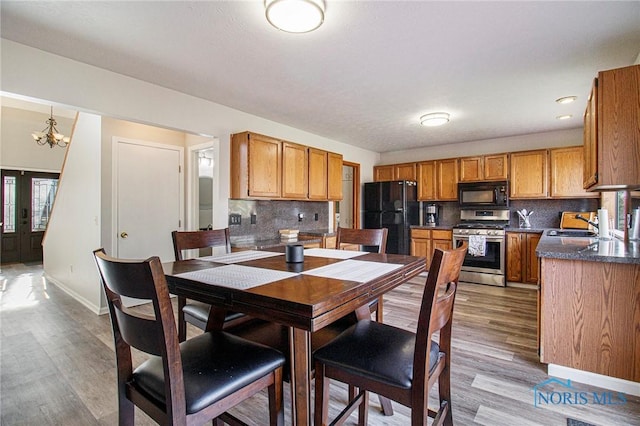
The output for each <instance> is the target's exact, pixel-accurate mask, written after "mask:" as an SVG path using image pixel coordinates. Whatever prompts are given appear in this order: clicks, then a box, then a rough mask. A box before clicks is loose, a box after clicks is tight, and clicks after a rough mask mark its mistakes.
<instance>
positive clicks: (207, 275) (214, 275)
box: [176, 265, 298, 290]
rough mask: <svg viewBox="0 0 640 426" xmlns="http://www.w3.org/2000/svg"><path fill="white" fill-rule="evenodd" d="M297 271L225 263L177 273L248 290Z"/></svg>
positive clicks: (197, 279) (286, 276)
mask: <svg viewBox="0 0 640 426" xmlns="http://www.w3.org/2000/svg"><path fill="white" fill-rule="evenodd" d="M296 275H298V274H297V273H295V272H286V271H274V270H272V269H264V268H254V267H253V266H244V265H225V266H220V267H219V268H208V269H201V270H199V271H193V272H185V273H184V274H176V277H181V278H187V279H190V280H194V281H200V282H203V283H207V284H215V285H219V286H222V287H229V288H236V289H240V290H246V289H248V288H251V287H257V286H259V285H263V284H267V283H270V282H274V281H278V280H283V279H285V278H291V277H295V276H296Z"/></svg>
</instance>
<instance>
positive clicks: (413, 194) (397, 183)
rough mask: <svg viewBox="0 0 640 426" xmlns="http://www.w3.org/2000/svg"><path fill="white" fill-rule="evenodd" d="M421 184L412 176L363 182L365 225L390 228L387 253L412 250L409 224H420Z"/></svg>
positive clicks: (400, 252)
mask: <svg viewBox="0 0 640 426" xmlns="http://www.w3.org/2000/svg"><path fill="white" fill-rule="evenodd" d="M417 197H418V184H417V183H416V182H415V181H410V180H394V181H388V182H371V183H365V184H364V228H369V229H379V228H387V229H388V230H389V233H388V236H387V253H394V254H410V253H409V252H410V249H411V245H410V241H409V239H410V231H409V230H410V227H411V225H419V224H420V203H419V202H418V200H417Z"/></svg>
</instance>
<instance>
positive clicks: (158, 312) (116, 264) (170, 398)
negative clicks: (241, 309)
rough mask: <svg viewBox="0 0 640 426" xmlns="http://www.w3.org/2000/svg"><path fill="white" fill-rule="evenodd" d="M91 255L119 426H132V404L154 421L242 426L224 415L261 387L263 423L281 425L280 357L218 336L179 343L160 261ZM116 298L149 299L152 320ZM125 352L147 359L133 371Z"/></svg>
mask: <svg viewBox="0 0 640 426" xmlns="http://www.w3.org/2000/svg"><path fill="white" fill-rule="evenodd" d="M93 254H94V258H95V261H96V264H97V266H98V271H99V273H100V278H101V282H102V285H103V287H104V291H105V294H106V296H107V303H108V306H109V313H110V316H111V326H112V329H113V338H114V343H115V351H116V368H117V389H118V421H119V424H120V425H133V424H134V414H135V408H134V407H135V406H138V407H139V408H140V409H142V410H143V411H144V412H145V413H146V414H148V415H149V416H150V417H151V418H152V419H153V420H155V421H156V422H157V423H159V424H171V425H173V424H180V425H191V424H202V423H204V422H207V421H210V420H213V424H214V425H221V424H222V422H226V423H228V424H233V425H235V424H243V423H242V422H241V421H240V420H239V419H237V418H235V417H234V416H232V415H231V414H229V413H227V410H229V409H230V408H232V407H234V406H236V405H237V404H239V403H240V402H242V401H244V400H246V399H247V398H249V397H251V396H253V395H254V394H256V393H258V392H260V391H262V390H263V389H265V388H266V389H267V390H268V391H267V392H268V397H269V424H270V425H282V424H283V423H284V408H283V383H282V366H283V364H284V362H285V359H284V356H283V355H282V353H280V352H279V351H276V350H274V349H272V348H269V347H267V346H264V345H259V344H256V343H253V342H249V341H247V340H244V339H241V338H239V337H237V336H233V335H230V334H228V333H226V332H224V331H216V332H207V333H203V334H201V335H198V336H196V337H194V338H192V339H189V340H186V341H185V342H182V343H179V342H178V334H177V330H176V324H175V319H174V314H173V307H172V304H171V300H170V297H169V288H168V286H167V282H166V279H165V276H164V272H163V270H162V265H161V263H160V259H159V258H158V257H157V256H154V257H151V258H149V259H146V260H140V261H136V260H123V259H116V258H113V257H109V256H107V255H106V254H105V252H104V250H103V249H98V250H95V251H94V252H93ZM122 296H127V297H134V298H138V299H145V300H150V301H151V304H152V306H153V315H152V316H149V315H143V314H137V313H135V312H133V311H131V310H130V309H127V308H126V307H125V306H124V305H123V304H122V300H121V297H122ZM132 347H133V348H135V349H138V350H140V351H142V352H144V353H146V354H148V355H150V357H149V359H147V360H146V361H144V362H143V363H142V364H140V365H139V366H137V367H136V368H135V369H134V368H133V363H132V350H131V348H132Z"/></svg>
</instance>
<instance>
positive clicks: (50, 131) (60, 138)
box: [31, 106, 70, 148]
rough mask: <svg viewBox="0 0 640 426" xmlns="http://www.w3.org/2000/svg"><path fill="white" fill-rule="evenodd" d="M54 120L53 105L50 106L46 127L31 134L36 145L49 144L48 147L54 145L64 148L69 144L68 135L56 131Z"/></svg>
mask: <svg viewBox="0 0 640 426" xmlns="http://www.w3.org/2000/svg"><path fill="white" fill-rule="evenodd" d="M56 124H58V123H56V120H55V119H54V118H53V106H52V107H51V116H50V117H49V119H48V120H47V125H48V127H45V128H44V129H42V131H41V132H33V133H31V136H33V140H35V141H36V143H37V144H38V145H45V144H49V147H51V148H53V147H54V145H57V146H59V147H60V148H64V147H66V146H67V145H68V144H69V141H70V139H69V137H68V136H65V135H63V134H62V133H60V132H58V129H57V128H56Z"/></svg>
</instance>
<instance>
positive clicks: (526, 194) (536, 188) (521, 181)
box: [509, 149, 549, 199]
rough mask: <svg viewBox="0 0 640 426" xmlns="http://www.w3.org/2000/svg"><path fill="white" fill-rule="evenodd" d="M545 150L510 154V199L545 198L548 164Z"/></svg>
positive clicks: (547, 182)
mask: <svg viewBox="0 0 640 426" xmlns="http://www.w3.org/2000/svg"><path fill="white" fill-rule="evenodd" d="M547 157H548V152H547V150H546V149H541V150H537V151H524V152H513V153H511V172H510V176H511V182H510V190H509V191H510V197H511V198H516V199H517V198H525V199H526V198H547V197H548V195H549V189H548V188H549V180H548V177H549V162H548V160H547Z"/></svg>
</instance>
